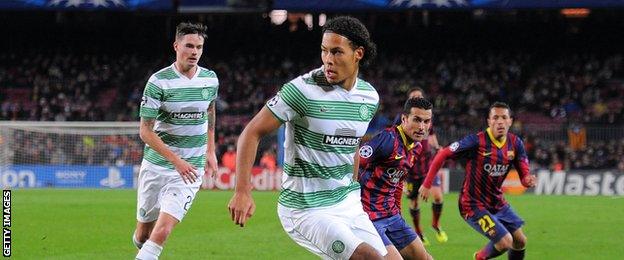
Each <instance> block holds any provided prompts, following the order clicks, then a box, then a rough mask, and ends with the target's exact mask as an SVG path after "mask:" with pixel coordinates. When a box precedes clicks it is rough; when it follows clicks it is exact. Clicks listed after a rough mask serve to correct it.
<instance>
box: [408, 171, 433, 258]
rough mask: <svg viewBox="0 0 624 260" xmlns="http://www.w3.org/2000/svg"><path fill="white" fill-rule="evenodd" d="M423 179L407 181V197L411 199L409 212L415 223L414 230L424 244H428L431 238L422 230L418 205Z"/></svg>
mask: <svg viewBox="0 0 624 260" xmlns="http://www.w3.org/2000/svg"><path fill="white" fill-rule="evenodd" d="M422 180H423V179H420V180H418V181H415V182H408V183H407V190H408V194H407V198H408V199H409V201H410V202H409V212H410V216H412V224H414V230H415V231H416V234H417V235H418V237H419V238H420V240H421V241H422V243H423V245H425V246H428V245H429V240H428V239H427V238H426V237H425V235H424V234H423V232H422V227H421V226H420V208H419V206H418V187H420V185H421V184H422Z"/></svg>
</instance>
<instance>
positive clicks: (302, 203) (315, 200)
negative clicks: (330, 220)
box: [278, 182, 360, 209]
mask: <svg viewBox="0 0 624 260" xmlns="http://www.w3.org/2000/svg"><path fill="white" fill-rule="evenodd" d="M359 189H360V184H359V183H357V182H352V183H351V184H349V185H348V186H343V187H338V188H336V189H333V190H322V191H315V192H305V193H304V192H297V191H293V190H290V189H283V190H282V191H281V192H280V195H279V199H278V201H279V203H280V204H282V205H283V206H285V207H289V208H295V209H307V208H318V207H327V206H331V205H335V204H336V203H338V202H340V201H342V200H343V199H345V198H346V197H347V195H348V194H349V193H351V192H353V191H359Z"/></svg>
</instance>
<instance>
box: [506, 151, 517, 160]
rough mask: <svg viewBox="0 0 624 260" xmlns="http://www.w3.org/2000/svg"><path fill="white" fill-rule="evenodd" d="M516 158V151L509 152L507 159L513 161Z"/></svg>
mask: <svg viewBox="0 0 624 260" xmlns="http://www.w3.org/2000/svg"><path fill="white" fill-rule="evenodd" d="M514 157H516V154H515V153H514V151H507V159H508V160H513V159H514Z"/></svg>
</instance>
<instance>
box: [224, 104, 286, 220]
mask: <svg viewBox="0 0 624 260" xmlns="http://www.w3.org/2000/svg"><path fill="white" fill-rule="evenodd" d="M281 125H282V123H281V122H280V121H279V120H278V119H277V118H276V117H275V116H274V115H273V113H271V111H269V109H268V108H267V107H266V106H265V107H263V108H262V110H260V112H258V114H256V115H255V116H254V117H253V118H252V119H251V121H250V122H249V124H247V126H245V129H244V130H243V132H242V133H241V134H240V136H239V137H238V144H237V148H236V187H235V188H234V196H232V199H230V203H229V204H228V209H229V210H230V215H231V217H232V221H234V223H236V224H237V225H240V226H241V227H242V226H244V225H245V222H246V221H247V219H249V218H250V217H251V216H252V215H253V213H254V211H255V209H256V205H255V203H254V201H253V198H252V197H251V189H252V186H251V168H252V166H253V163H254V160H255V159H256V152H257V150H258V143H260V139H261V138H262V137H264V136H266V135H268V134H269V133H271V132H273V131H275V130H277V128H279V127H280V126H281Z"/></svg>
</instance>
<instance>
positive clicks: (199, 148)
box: [140, 64, 219, 174]
mask: <svg viewBox="0 0 624 260" xmlns="http://www.w3.org/2000/svg"><path fill="white" fill-rule="evenodd" d="M218 89H219V80H218V79H217V75H216V73H215V72H214V71H211V70H208V69H205V68H202V67H198V68H197V72H196V73H195V75H194V76H193V77H192V78H190V79H189V78H187V77H186V76H184V75H182V74H181V73H180V72H178V71H177V69H176V68H175V66H174V65H173V64H172V65H171V66H169V67H166V68H164V69H162V70H160V71H158V72H156V73H154V74H153V75H152V76H151V77H150V78H149V80H148V81H147V85H146V86H145V90H144V92H143V100H142V101H141V111H140V116H141V117H142V118H151V119H156V123H155V125H154V131H155V132H156V134H158V136H159V137H160V139H162V141H163V142H164V143H165V144H166V145H167V146H168V148H169V149H171V151H173V152H174V153H176V154H177V155H179V156H180V157H181V158H182V159H184V160H186V161H187V162H189V163H190V164H192V165H194V166H195V167H197V168H203V167H204V165H205V163H206V145H207V139H208V138H207V131H208V129H207V127H208V124H207V116H208V106H209V105H210V103H211V102H212V101H214V100H215V99H216V98H217V91H218ZM143 164H144V165H143V167H147V168H149V169H151V170H154V171H158V172H170V173H172V174H177V173H176V171H175V168H174V167H173V164H171V162H169V161H167V159H165V158H164V157H162V156H161V155H160V154H159V153H157V152H156V151H155V150H153V149H152V148H150V147H149V146H148V145H147V144H146V145H145V149H144V151H143ZM200 173H203V171H201V172H200Z"/></svg>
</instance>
